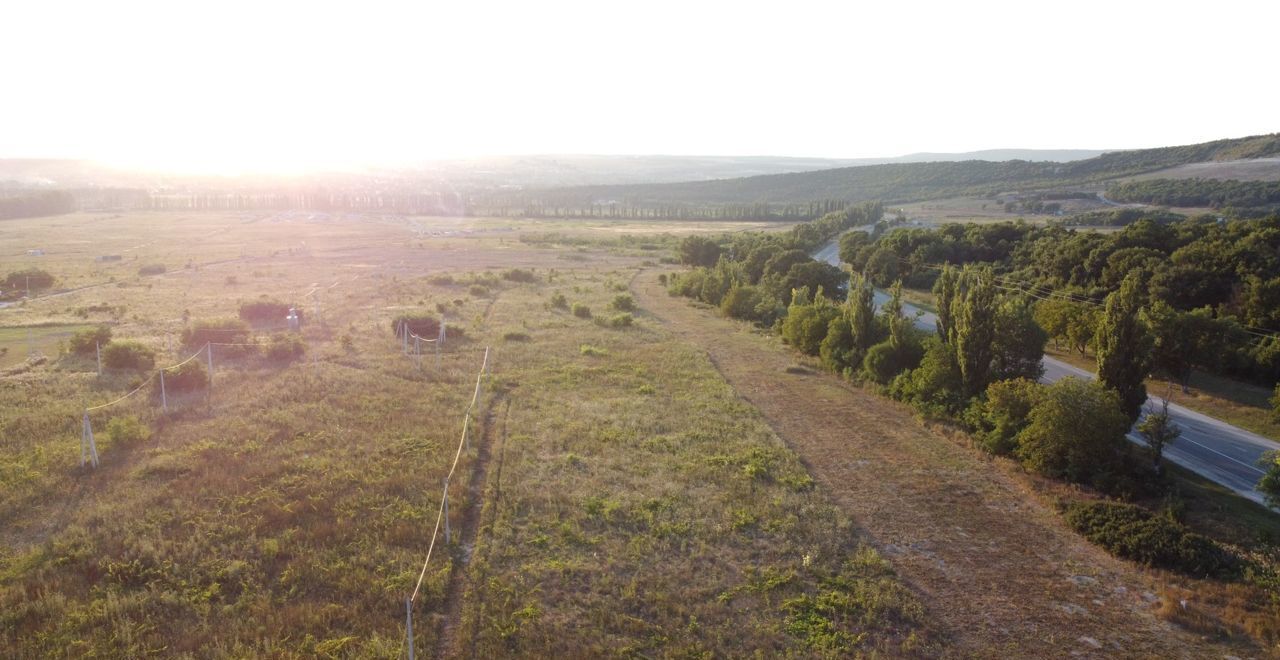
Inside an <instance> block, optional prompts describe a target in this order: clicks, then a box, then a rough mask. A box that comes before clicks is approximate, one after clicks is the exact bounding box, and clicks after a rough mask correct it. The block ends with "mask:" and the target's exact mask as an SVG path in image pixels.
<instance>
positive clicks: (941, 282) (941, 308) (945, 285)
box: [933, 264, 960, 343]
mask: <svg viewBox="0 0 1280 660" xmlns="http://www.w3.org/2000/svg"><path fill="white" fill-rule="evenodd" d="M959 283H960V275H959V273H958V272H957V271H956V269H955V268H954V267H952V266H951V265H949V264H948V265H946V266H943V267H942V273H941V274H939V275H938V279H937V280H934V282H933V293H934V297H935V300H936V301H937V307H938V337H940V338H941V339H942V341H943V342H946V343H950V342H951V336H952V331H953V330H954V327H953V325H952V322H951V307H952V305H954V304H955V298H956V292H957V288H958V286H959Z"/></svg>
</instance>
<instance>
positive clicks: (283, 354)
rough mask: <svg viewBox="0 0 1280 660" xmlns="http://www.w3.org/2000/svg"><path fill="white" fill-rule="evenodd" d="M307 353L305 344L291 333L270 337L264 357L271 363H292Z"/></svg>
mask: <svg viewBox="0 0 1280 660" xmlns="http://www.w3.org/2000/svg"><path fill="white" fill-rule="evenodd" d="M306 352H307V344H306V342H304V341H302V337H299V336H298V335H295V334H292V333H286V334H278V335H275V336H273V337H271V343H269V344H267V348H266V357H267V359H268V360H271V361H272V362H292V361H294V360H296V359H298V358H300V357H302V356H303V354H304V353H306Z"/></svg>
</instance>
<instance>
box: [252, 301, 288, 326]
mask: <svg viewBox="0 0 1280 660" xmlns="http://www.w3.org/2000/svg"><path fill="white" fill-rule="evenodd" d="M291 307H293V306H292V305H290V304H288V303H283V302H280V301H279V300H270V299H266V298H261V299H258V300H255V301H253V302H247V303H241V305H240V319H241V320H243V321H247V322H249V323H252V324H254V325H284V323H285V318H286V317H288V316H289V309H290V308H291ZM298 314H299V316H301V312H299V313H298Z"/></svg>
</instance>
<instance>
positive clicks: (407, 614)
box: [404, 598, 413, 660]
mask: <svg viewBox="0 0 1280 660" xmlns="http://www.w3.org/2000/svg"><path fill="white" fill-rule="evenodd" d="M404 627H405V633H404V634H405V638H406V640H407V641H408V642H409V660H413V600H412V599H410V598H406V599H404Z"/></svg>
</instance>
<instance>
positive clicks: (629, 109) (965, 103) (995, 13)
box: [0, 0, 1280, 173]
mask: <svg viewBox="0 0 1280 660" xmlns="http://www.w3.org/2000/svg"><path fill="white" fill-rule="evenodd" d="M1184 7H1185V8H1184ZM0 20H2V21H3V23H4V24H6V27H5V28H4V29H3V30H0V34H2V35H3V38H0V62H4V71H5V76H4V78H5V89H6V90H7V93H6V94H5V95H4V96H3V97H0V157H8V158H14V157H27V158H30V157H51V158H88V159H93V160H101V161H105V162H109V163H116V164H121V165H130V166H146V167H156V168H168V169H173V170H175V171H186V172H211V173H213V172H216V173H237V172H240V173H245V172H299V171H305V170H308V169H318V168H331V167H346V166H357V165H367V164H402V163H411V162H418V161H423V160H430V159H440V158H456V157H469V156H484V155H498V154H530V153H547V154H551V153H590V154H715V155H779V156H822V157H847V158H855V157H879V156H896V155H902V154H907V153H912V152H919V151H933V152H958V151H970V150H977V149H990V148H1089V149H1113V148H1114V149H1119V148H1141V147H1155V146H1167V145H1172V144H1189V143H1194V142H1201V141H1205V140H1211V139H1217V138H1224V137H1242V136H1245V135H1254V134H1259V133H1271V132H1277V131H1280V112H1277V110H1276V108H1277V107H1278V106H1280V103H1277V101H1280V86H1278V85H1276V84H1275V80H1276V75H1277V74H1276V71H1277V55H1276V53H1275V50H1274V48H1275V46H1274V43H1275V42H1274V28H1275V26H1276V25H1280V3H1277V2H1262V1H1254V2H1236V1H1234V0H1216V1H1215V2H1208V3H1204V2H1202V3H1186V4H1185V5H1184V3H1172V2H1151V3H1148V2H1126V1H1125V0H1108V1H1107V2H1093V1H1092V0H1083V1H1077V2H1070V3H1067V2H1055V3H1049V2H1027V1H1025V0H1022V1H1019V2H986V1H982V0H973V1H970V2H954V1H949V2H923V1H907V0H902V1H898V2H858V1H855V0H848V1H845V2H805V1H798V0H787V1H786V2H783V1H778V0H774V1H772V2H750V1H746V0H736V1H732V2H719V1H715V2H699V1H697V0H681V1H678V2H665V1H661V0H658V1H654V0H650V1H644V2H622V1H614V2H609V1H601V0H595V1H591V2H561V1H546V2H539V1H522V2H491V1H484V0H472V1H456V0H455V1H452V2H439V1H436V0H416V1H412V2H386V1H378V0H362V1H361V2H343V3H327V2H316V1H311V2H285V1H279V2H271V1H267V0H259V1H255V2H240V1H234V0H233V1H226V2H216V3H213V2H198V3H197V2H189V1H186V2H184V1H177V0H168V1H165V2H138V1H132V0H113V1H112V2H100V1H98V0H90V1H84V2H75V1H69V0H41V1H39V2H35V1H28V2H19V3H7V6H5V7H3V8H0Z"/></svg>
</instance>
